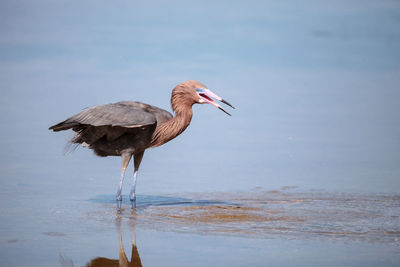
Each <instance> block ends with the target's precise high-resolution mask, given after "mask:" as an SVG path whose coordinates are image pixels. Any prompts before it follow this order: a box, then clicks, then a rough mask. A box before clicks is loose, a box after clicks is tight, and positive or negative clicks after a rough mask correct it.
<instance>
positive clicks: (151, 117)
mask: <svg viewBox="0 0 400 267" xmlns="http://www.w3.org/2000/svg"><path fill="white" fill-rule="evenodd" d="M171 118H172V114H171V113H169V112H168V111H166V110H163V109H160V108H157V107H155V106H151V105H148V104H144V103H140V102H133V101H122V102H118V103H113V104H107V105H98V106H94V107H90V108H86V109H84V110H83V111H82V112H80V113H78V114H76V115H74V116H72V117H70V118H68V119H66V120H65V121H63V122H60V123H58V124H56V125H54V126H51V127H50V128H49V129H50V130H53V131H55V132H57V131H62V130H67V129H72V130H73V131H75V132H76V135H75V137H74V138H73V139H72V140H71V143H75V144H83V145H84V146H89V148H91V149H93V150H94V152H95V153H96V154H97V155H98V156H119V155H121V154H122V153H123V152H124V150H129V151H131V152H132V153H133V154H135V152H136V153H137V152H139V151H140V150H144V149H145V148H147V147H146V146H148V145H149V142H150V141H151V136H152V134H153V132H154V130H155V129H156V127H157V124H161V123H163V122H165V121H167V120H169V119H171Z"/></svg>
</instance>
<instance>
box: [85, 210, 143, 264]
mask: <svg viewBox="0 0 400 267" xmlns="http://www.w3.org/2000/svg"><path fill="white" fill-rule="evenodd" d="M132 212H135V211H134V210H133V211H132ZM121 220H122V218H121V216H120V215H117V219H116V225H117V228H118V239H119V259H109V258H103V257H97V258H94V259H92V260H91V261H90V262H89V263H88V264H86V267H117V266H121V267H128V266H129V267H141V266H142V262H141V260H140V256H139V252H138V249H137V247H136V226H135V222H134V223H133V225H132V226H131V231H132V252H131V260H130V261H129V260H128V257H127V256H126V253H125V250H124V243H123V242H122V228H121Z"/></svg>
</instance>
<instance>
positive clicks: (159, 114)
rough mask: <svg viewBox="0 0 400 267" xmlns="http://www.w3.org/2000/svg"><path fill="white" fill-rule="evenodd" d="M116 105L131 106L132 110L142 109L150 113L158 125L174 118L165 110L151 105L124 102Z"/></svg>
mask: <svg viewBox="0 0 400 267" xmlns="http://www.w3.org/2000/svg"><path fill="white" fill-rule="evenodd" d="M116 104H121V105H126V106H130V107H132V108H135V109H140V110H143V111H146V112H149V113H151V114H153V115H154V116H155V117H156V120H157V124H161V123H163V122H165V121H167V120H170V119H172V117H173V116H172V114H171V113H169V112H168V111H166V110H164V109H161V108H158V107H156V106H152V105H149V104H144V103H141V102H135V101H122V102H118V103H116Z"/></svg>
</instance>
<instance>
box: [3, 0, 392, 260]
mask: <svg viewBox="0 0 400 267" xmlns="http://www.w3.org/2000/svg"><path fill="white" fill-rule="evenodd" d="M0 33H1V34H0V90H1V91H0V92H1V97H0V114H1V115H0V123H1V125H2V126H1V129H2V130H1V131H0V144H1V150H0V159H1V160H0V187H1V191H2V194H1V198H0V199H1V202H0V203H1V204H0V211H1V212H0V214H1V220H0V247H1V250H0V251H1V252H0V266H31V265H32V264H33V262H34V263H35V265H38V266H61V263H60V254H61V255H62V256H63V257H64V258H65V259H67V260H71V261H72V262H73V263H74V265H75V266H82V265H85V264H86V263H88V262H89V261H90V260H91V259H93V258H95V257H96V256H101V257H107V258H113V259H117V258H118V248H119V245H118V229H117V227H116V225H115V220H116V218H117V217H116V216H117V214H116V213H115V209H114V205H113V203H112V197H113V195H114V193H115V192H116V188H117V184H118V180H119V167H120V161H119V158H106V159H104V158H97V157H94V156H93V155H92V152H91V151H88V150H86V149H78V150H76V151H75V152H73V153H72V154H68V155H66V156H64V155H63V153H62V151H63V149H64V145H65V143H66V141H67V140H68V138H69V137H70V135H69V134H68V133H57V134H55V133H52V132H50V131H48V130H47V128H48V127H49V126H50V125H52V124H54V123H56V122H59V121H61V120H63V119H65V118H67V117H68V116H70V115H73V114H75V113H77V112H78V111H80V110H81V109H82V108H84V107H87V106H91V105H95V104H103V103H110V102H116V101H120V100H138V101H143V102H147V103H150V104H153V105H157V106H159V107H162V108H165V109H169V97H170V92H171V90H172V88H173V87H174V86H175V85H176V84H178V83H179V82H181V81H184V80H188V79H196V80H199V81H201V82H203V83H204V84H205V85H207V86H208V87H209V88H210V89H211V90H213V91H214V92H216V93H217V94H219V95H221V96H222V97H223V98H225V99H227V100H228V101H229V102H231V103H232V104H233V105H234V106H235V107H236V109H235V110H233V111H232V115H233V116H232V117H229V116H226V114H224V113H222V112H220V111H219V110H217V109H215V108H214V107H212V106H209V105H202V106H195V107H194V113H195V114H194V117H193V120H192V123H191V125H190V126H189V128H188V129H187V130H186V131H185V132H184V133H183V134H182V135H181V136H179V137H178V138H177V139H175V140H173V141H172V142H170V143H168V144H166V145H164V146H162V147H160V148H157V149H154V150H149V151H147V152H146V153H145V156H144V159H143V163H142V165H141V170H140V173H139V177H138V185H137V193H138V194H139V199H138V201H142V202H141V203H142V204H143V205H142V206H141V209H139V211H138V217H137V218H136V217H135V218H133V217H132V215H131V213H130V211H129V209H128V203H126V210H125V211H124V212H123V214H122V215H121V216H122V217H121V220H122V221H121V227H122V231H123V239H124V240H125V241H124V242H126V244H128V242H129V240H130V235H131V234H130V232H132V228H133V225H135V228H136V230H135V232H136V233H137V234H136V236H137V238H136V239H137V247H138V251H139V255H140V258H141V260H142V263H143V265H144V266H160V265H161V266H186V265H187V264H188V262H190V263H191V264H194V265H198V266H252V265H253V266H264V265H267V263H268V265H272V266H282V265H283V266H292V265H303V266H310V265H314V266H316V265H331V266H337V265H339V264H345V265H353V266H366V265H370V266H376V265H386V266H390V265H393V266H394V265H398V264H399V262H400V257H399V247H398V238H399V231H400V230H399V227H398V225H399V221H398V220H399V219H398V218H399V217H398V216H400V214H399V210H398V208H399V206H400V202H399V194H400V179H399V177H400V117H399V111H398V110H399V109H398V107H399V99H400V90H399V84H400V2H398V1H388V0H385V1H367V2H365V1H335V2H332V3H326V2H321V1H313V0H308V1H286V2H284V1H248V2H246V3H243V2H241V1H200V2H197V3H194V2H185V1H168V2H163V1H147V2H145V3H144V2H126V1H115V2H113V3H109V2H107V1H79V2H71V1H57V2H53V1H45V0H43V1H42V0H41V1H34V2H32V1H2V2H1V3H0ZM128 173H129V175H128V178H127V179H126V183H125V186H124V193H127V192H128V188H129V183H130V179H131V177H130V174H131V173H132V169H131V167H130V168H129V169H128ZM286 186H289V187H290V188H292V189H290V190H289V191H290V194H289V195H287V196H285V195H282V196H280V197H279V201H285V200H287V199H307V201H306V202H300V204H293V205H292V204H288V205H289V206H285V205H284V206H283V207H280V208H282V209H283V210H282V211H281V210H280V208H277V207H276V206H274V204H271V206H269V202H268V201H271V199H269V198H267V200H268V201H267V202H266V203H267V204H266V205H267V206H262V209H263V210H267V211H268V210H269V209H274V208H277V210H279V212H282V216H283V217H285V216H286V217H288V218H292V217H296V216H297V217H301V216H303V217H301V218H303V219H304V220H303V221H301V222H300V221H299V222H296V221H294V222H293V221H291V220H283V221H282V224H283V226H282V225H278V226H276V225H275V224H274V225H270V224H269V223H268V221H266V223H264V224H262V225H263V227H261V229H260V230H259V232H258V233H260V236H258V237H257V236H256V237H255V236H254V233H253V232H252V231H250V230H249V229H248V228H246V227H244V225H251V224H252V221H251V220H250V224H248V221H246V223H243V222H242V223H241V224H238V225H236V224H235V223H233V224H234V226H232V225H231V223H232V222H231V221H228V222H227V221H225V222H219V223H217V224H215V223H211V224H210V225H208V224H206V225H199V229H198V228H196V227H193V225H191V224H190V225H188V224H186V223H177V222H176V221H175V220H174V219H171V218H170V217H169V216H164V215H163V216H161V215H160V214H164V212H178V213H179V212H181V211H180V210H179V209H178V208H176V207H181V205H183V204H182V203H181V202H182V201H184V202H185V200H186V199H189V200H190V201H191V202H190V201H189V202H188V203H186V204H185V205H186V206H188V207H193V208H196V207H198V205H205V204H207V205H208V204H209V205H211V206H212V205H214V204H215V205H222V206H223V207H225V206H226V205H228V206H229V205H238V202H237V199H243V198H246V197H248V195H249V194H250V195H252V194H253V193H252V192H258V191H257V190H261V191H262V192H268V191H271V190H276V191H278V192H285V190H283V189H284V188H283V187H286ZM234 192H237V197H232V196H231V194H232V193H234ZM321 194H322V195H324V194H326V196H327V197H326V198H325V199H323V200H321ZM221 195H222V196H226V195H228V196H229V197H221ZM203 196H208V197H204V198H203ZM267 196H269V195H268V194H267ZM342 196H343V197H342ZM263 197H264V196H263ZM262 199H264V198H262ZM349 199H350V200H351V201H350V202H346V201H347V200H349ZM264 200H265V199H264ZM202 201H205V202H204V203H203V202H202ZM160 203H164V204H165V205H160ZM371 203H372V204H371ZM373 203H379V204H377V205H374V204H373ZM172 204H174V205H172ZM239 204H240V205H244V206H245V207H251V208H259V206H253V204H254V203H253V202H251V203H250V202H246V201H244V200H243V202H240V201H239ZM336 204H337V205H338V207H339V208H338V210H337V213H335V212H334V211H333V210H331V208H332V207H333V206H335V205H336ZM347 204H349V205H350V206H347ZM185 205H184V206H185ZM207 205H206V206H207ZM159 206H161V207H164V208H165V209H161V210H159V208H158V207H159ZM186 206H185V207H186ZM211 208H212V207H211ZM177 209H178V210H177ZM325 210H328V211H330V212H328V213H326V214H325V215H326V216H322V217H318V216H317V217H313V216H310V214H319V213H324V211H325ZM357 210H362V212H363V215H360V214H359V213H357ZM154 212H155V213H154ZM160 212H162V213H160ZM88 214H89V215H91V216H89V215H88ZM157 214H158V215H159V216H160V218H161V219H160V221H159V223H153V222H150V221H149V220H148V218H149V217H150V218H152V217H153V216H156V215H157ZM185 214H186V213H185ZM92 215H93V216H92ZM343 217H345V218H346V220H347V221H346V222H345V223H344V224H343V220H342V219H343ZM185 218H186V217H185ZM199 218H200V219H201V218H203V217H201V216H200V217H199ZM329 221H331V222H332V224H329V223H327V222H329ZM253 223H256V222H253ZM287 224H290V227H289V226H288V225H287ZM349 225H350V226H351V225H360V227H359V228H357V227H354V228H352V227H350V226H349ZM230 227H233V228H230ZM271 227H272V228H271ZM279 227H286V228H288V227H289V228H290V229H292V230H291V231H286V230H285V231H283V230H279V229H280V228H279ZM349 227H350V228H349ZM221 228H222V229H225V228H227V229H234V230H235V231H238V232H237V233H236V234H232V233H226V232H221V231H219V229H221ZM278 228H279V229H278ZM271 229H272V230H271ZM277 229H278V230H277ZM282 229H283V228H282ZM307 229H309V230H310V231H307ZM317 229H320V232H328V233H327V234H321V235H317V236H316V235H315V233H314V232H316V231H317V232H318V230H317ZM271 231H272V232H271ZM276 231H278V232H277V233H276ZM346 231H348V232H350V233H353V232H357V231H358V232H361V233H362V234H361V237H360V238H359V237H356V235H353V234H349V235H346V234H345V235H344V236H342V237H341V236H340V235H339V236H337V235H335V236H334V237H332V232H334V233H340V232H346ZM293 233H294V234H293ZM125 249H126V250H127V254H128V258H129V256H130V251H129V245H127V246H125ZM228 256H229V257H228ZM193 260H194V261H195V263H192V262H193Z"/></svg>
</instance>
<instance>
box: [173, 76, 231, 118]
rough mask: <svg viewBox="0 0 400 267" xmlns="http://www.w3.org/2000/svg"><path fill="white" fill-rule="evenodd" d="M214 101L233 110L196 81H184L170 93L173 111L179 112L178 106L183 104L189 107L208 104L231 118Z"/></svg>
mask: <svg viewBox="0 0 400 267" xmlns="http://www.w3.org/2000/svg"><path fill="white" fill-rule="evenodd" d="M214 99H215V100H218V101H220V102H222V103H224V104H226V105H228V106H230V107H231V108H234V107H233V106H232V105H231V104H229V102H228V101H226V100H224V99H222V98H221V97H219V96H217V95H216V94H215V93H213V92H212V91H211V90H209V89H208V88H207V87H206V86H205V85H204V84H202V83H200V82H198V81H186V82H183V83H180V84H179V85H178V86H176V87H175V88H174V90H173V91H172V98H171V103H172V109H173V110H174V111H177V110H179V105H181V104H183V103H187V104H189V105H193V104H205V103H208V104H211V105H213V106H214V107H216V108H219V109H220V110H222V111H223V112H225V113H226V114H228V115H229V116H231V114H229V113H228V112H227V111H226V110H224V109H223V108H222V107H221V106H220V105H219V104H218V103H217V102H215V101H214Z"/></svg>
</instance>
